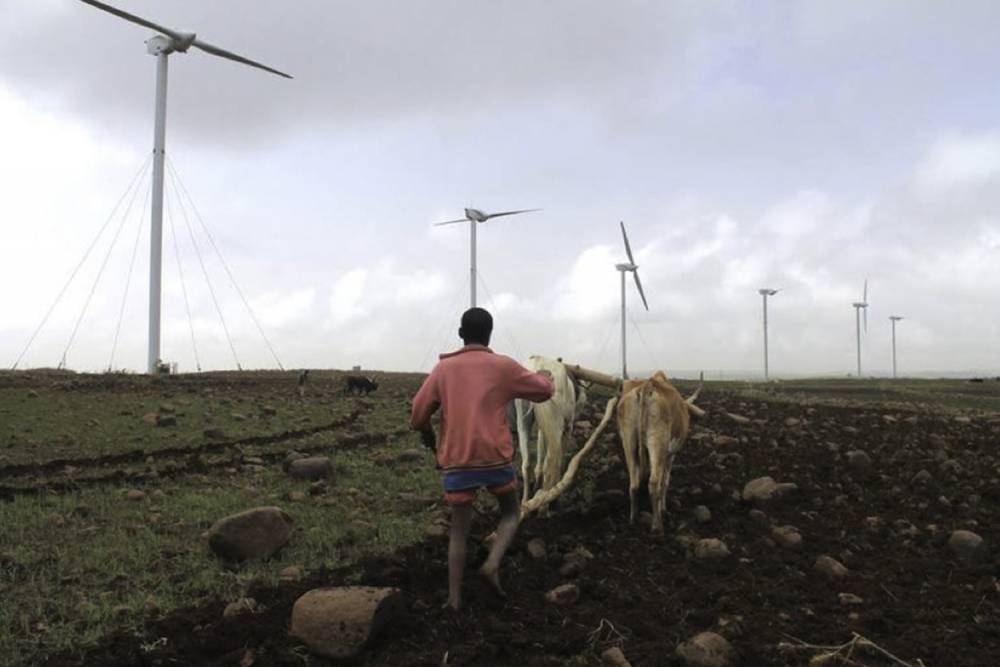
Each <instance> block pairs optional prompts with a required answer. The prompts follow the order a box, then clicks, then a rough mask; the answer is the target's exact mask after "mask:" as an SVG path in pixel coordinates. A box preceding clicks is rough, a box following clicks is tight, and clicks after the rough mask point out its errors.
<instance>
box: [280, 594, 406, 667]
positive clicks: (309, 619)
mask: <svg viewBox="0 0 1000 667" xmlns="http://www.w3.org/2000/svg"><path fill="white" fill-rule="evenodd" d="M403 607H404V605H403V596H402V593H401V592H400V591H399V589H398V588H372V587H369V586H347V587H343V588H318V589H315V590H311V591H309V592H308V593H306V594H305V595H303V596H302V597H300V598H299V599H298V600H296V601H295V606H294V607H293V608H292V623H291V630H290V634H291V635H292V636H293V637H296V638H297V639H299V640H301V641H302V642H303V643H304V644H305V645H306V646H307V647H309V650H310V651H312V652H313V653H315V654H317V655H320V656H323V657H326V658H335V659H349V658H353V657H355V656H357V655H358V653H359V652H360V651H361V649H362V648H364V646H365V645H366V644H367V643H368V642H369V641H370V640H371V639H372V638H373V637H375V635H377V634H378V632H379V631H380V630H381V629H382V628H383V627H384V626H385V625H387V624H391V623H392V622H393V621H394V620H395V618H396V617H397V616H398V615H399V614H400V612H401V611H402V610H403Z"/></svg>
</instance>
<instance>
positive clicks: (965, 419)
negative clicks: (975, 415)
mask: <svg viewBox="0 0 1000 667" xmlns="http://www.w3.org/2000/svg"><path fill="white" fill-rule="evenodd" d="M955 423H956V424H971V423H972V418H971V417H964V416H959V417H955Z"/></svg>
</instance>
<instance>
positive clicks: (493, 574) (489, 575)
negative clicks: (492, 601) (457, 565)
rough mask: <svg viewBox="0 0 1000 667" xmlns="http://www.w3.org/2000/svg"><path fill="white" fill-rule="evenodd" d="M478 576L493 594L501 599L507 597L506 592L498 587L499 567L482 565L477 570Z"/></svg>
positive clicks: (501, 587)
mask: <svg viewBox="0 0 1000 667" xmlns="http://www.w3.org/2000/svg"><path fill="white" fill-rule="evenodd" d="M479 576H480V577H482V578H483V580H484V581H485V582H486V583H488V584H489V585H490V587H491V588H492V589H493V592H494V593H496V594H497V595H498V596H500V597H502V598H505V597H507V592H506V591H505V590H504V589H503V586H501V585H500V568H499V567H489V566H487V565H483V566H482V567H481V568H479Z"/></svg>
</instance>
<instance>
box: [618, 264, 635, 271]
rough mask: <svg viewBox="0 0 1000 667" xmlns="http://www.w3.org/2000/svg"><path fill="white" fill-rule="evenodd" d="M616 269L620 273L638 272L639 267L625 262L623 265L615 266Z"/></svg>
mask: <svg viewBox="0 0 1000 667" xmlns="http://www.w3.org/2000/svg"><path fill="white" fill-rule="evenodd" d="M615 268H616V269H618V270H619V271H636V270H637V269H638V268H639V265H638V264H629V263H628V262H625V263H623V264H615Z"/></svg>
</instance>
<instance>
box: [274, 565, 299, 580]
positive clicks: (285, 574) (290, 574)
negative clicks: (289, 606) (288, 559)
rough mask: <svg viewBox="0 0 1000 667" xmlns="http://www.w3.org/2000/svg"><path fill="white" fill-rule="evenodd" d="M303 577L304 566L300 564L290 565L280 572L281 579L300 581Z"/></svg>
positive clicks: (279, 577)
mask: <svg viewBox="0 0 1000 667" xmlns="http://www.w3.org/2000/svg"><path fill="white" fill-rule="evenodd" d="M301 578H302V568H301V567H299V566H298V565H289V566H288V567H286V568H284V569H282V570H281V571H280V572H278V580H279V581H285V582H288V581H298V580H299V579H301Z"/></svg>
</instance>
